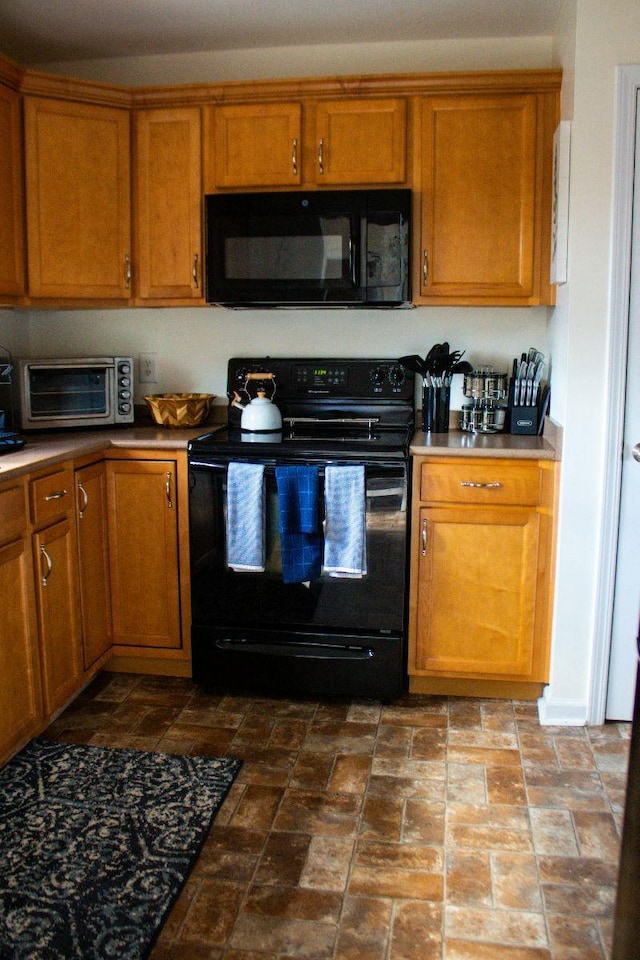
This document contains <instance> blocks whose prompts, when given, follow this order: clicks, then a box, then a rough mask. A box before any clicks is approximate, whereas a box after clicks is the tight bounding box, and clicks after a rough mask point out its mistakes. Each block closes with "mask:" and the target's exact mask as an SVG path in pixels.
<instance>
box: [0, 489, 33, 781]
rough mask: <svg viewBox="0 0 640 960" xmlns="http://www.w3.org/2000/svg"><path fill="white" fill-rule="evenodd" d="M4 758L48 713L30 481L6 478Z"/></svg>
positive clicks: (1, 668) (2, 520)
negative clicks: (29, 513) (35, 585)
mask: <svg viewBox="0 0 640 960" xmlns="http://www.w3.org/2000/svg"><path fill="white" fill-rule="evenodd" d="M2 541H7V542H4V543H3V544H2V545H0V597H1V598H2V616H1V617H0V764H2V763H4V762H5V760H7V759H8V758H9V757H10V756H11V754H12V753H13V752H14V751H15V750H17V749H18V748H19V747H21V746H22V744H23V743H25V742H26V741H27V740H28V739H29V737H31V736H32V735H33V734H34V733H35V732H37V730H38V728H39V725H40V723H41V718H42V691H41V683H40V662H39V657H38V635H37V630H36V619H35V609H34V603H33V596H34V593H33V567H32V562H31V544H30V542H29V537H28V530H27V510H26V491H25V481H24V480H23V479H18V480H16V481H9V482H7V483H4V484H0V543H1V542H2Z"/></svg>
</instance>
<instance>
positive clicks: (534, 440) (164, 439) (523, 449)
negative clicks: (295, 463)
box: [0, 423, 560, 480]
mask: <svg viewBox="0 0 640 960" xmlns="http://www.w3.org/2000/svg"><path fill="white" fill-rule="evenodd" d="M220 426H221V425H220V424H219V423H209V424H200V425H199V426H197V427H188V428H185V429H170V428H168V427H157V426H155V425H153V424H149V425H148V426H145V425H143V424H140V425H134V426H133V427H122V428H118V427H115V428H113V429H105V430H81V431H77V430H69V431H68V432H64V431H60V432H57V433H34V434H28V433H27V434H25V435H24V436H25V441H26V442H25V445H24V447H22V449H21V450H16V451H15V452H14V453H6V454H3V455H2V456H0V480H4V479H8V478H10V477H13V476H19V475H20V474H24V473H29V472H30V471H32V470H38V469H40V468H41V467H46V466H50V465H53V464H56V463H62V462H63V461H64V460H71V459H75V458H78V457H84V456H86V455H87V454H92V453H99V452H100V451H101V450H108V449H109V448H110V447H134V448H136V449H138V450H159V451H161V450H186V447H187V443H188V441H189V440H190V439H191V438H192V437H197V436H199V435H200V434H202V433H206V432H207V430H214V429H216V427H220ZM559 434H560V431H559V430H558V429H557V428H555V427H554V426H553V425H550V426H548V427H545V436H544V437H526V436H512V435H510V434H506V433H494V434H472V433H464V432H462V431H460V430H451V431H450V432H449V433H429V434H425V433H424V432H423V431H422V430H418V431H416V433H415V434H414V436H413V439H412V442H411V453H412V454H413V455H414V456H450V457H458V456H467V457H468V456H473V457H522V458H526V459H538V460H540V459H543V460H544V459H546V460H558V459H560V442H559V440H560V436H559Z"/></svg>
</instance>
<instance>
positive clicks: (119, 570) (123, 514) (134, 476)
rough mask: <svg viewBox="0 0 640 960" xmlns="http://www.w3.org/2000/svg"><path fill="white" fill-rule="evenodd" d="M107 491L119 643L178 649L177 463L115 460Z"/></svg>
mask: <svg viewBox="0 0 640 960" xmlns="http://www.w3.org/2000/svg"><path fill="white" fill-rule="evenodd" d="M107 491H108V506H109V553H110V562H111V596H112V613H113V642H114V645H116V646H118V645H121V646H126V647H136V646H137V647H146V648H149V647H159V648H165V649H166V648H174V649H177V648H179V647H180V646H181V633H180V602H179V582H178V569H179V568H178V520H177V510H178V507H177V491H176V463H175V461H173V460H114V461H109V462H108V463H107ZM116 652H118V651H116Z"/></svg>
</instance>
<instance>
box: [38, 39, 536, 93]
mask: <svg viewBox="0 0 640 960" xmlns="http://www.w3.org/2000/svg"><path fill="white" fill-rule="evenodd" d="M552 47H553V44H552V40H551V37H514V38H508V39H505V38H503V37H500V38H492V39H483V38H478V39H474V40H431V41H415V42H403V43H399V42H394V43H363V44H340V45H333V46H325V45H322V44H319V45H315V46H302V47H275V48H270V49H264V50H230V51H219V52H203V53H183V54H163V55H162V56H148V57H136V58H131V57H123V58H119V59H115V60H113V59H112V60H91V61H79V62H74V63H51V64H47V65H46V66H43V65H39V66H38V69H39V70H48V71H50V72H52V73H60V74H63V75H68V76H72V77H82V78H84V79H89V80H100V81H102V82H104V83H119V84H123V85H124V86H148V85H154V84H157V85H162V84H167V83H169V84H171V83H214V82H219V81H224V80H258V79H261V80H264V79H275V78H283V77H313V76H335V75H353V74H358V73H412V72H420V73H424V72H429V71H432V70H434V71H441V70H526V69H537V68H540V67H549V66H551V57H552ZM24 66H28V64H24Z"/></svg>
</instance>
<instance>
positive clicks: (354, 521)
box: [324, 464, 367, 578]
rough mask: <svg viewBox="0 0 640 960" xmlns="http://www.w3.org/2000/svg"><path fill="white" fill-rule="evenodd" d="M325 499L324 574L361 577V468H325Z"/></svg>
mask: <svg viewBox="0 0 640 960" xmlns="http://www.w3.org/2000/svg"><path fill="white" fill-rule="evenodd" d="M324 500H325V527H324V569H325V572H327V573H329V574H330V575H331V576H332V577H353V578H360V577H363V576H364V575H365V574H366V572H367V556H366V534H365V523H366V516H365V509H366V504H365V471H364V466H363V465H362V464H353V465H351V464H349V465H348V466H338V465H334V466H332V465H329V466H327V467H325V471H324Z"/></svg>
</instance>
